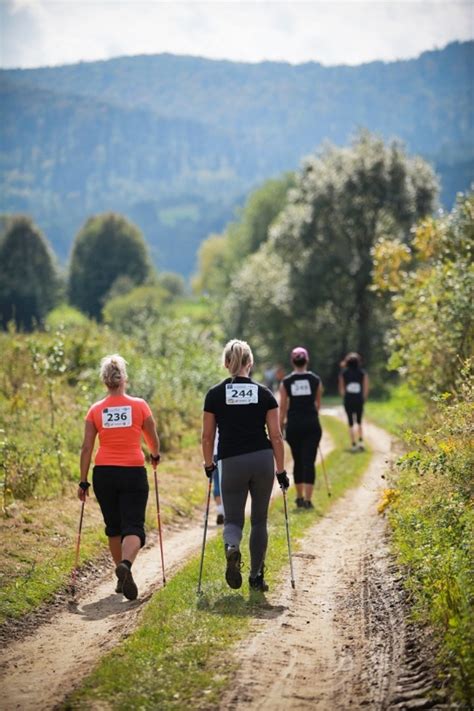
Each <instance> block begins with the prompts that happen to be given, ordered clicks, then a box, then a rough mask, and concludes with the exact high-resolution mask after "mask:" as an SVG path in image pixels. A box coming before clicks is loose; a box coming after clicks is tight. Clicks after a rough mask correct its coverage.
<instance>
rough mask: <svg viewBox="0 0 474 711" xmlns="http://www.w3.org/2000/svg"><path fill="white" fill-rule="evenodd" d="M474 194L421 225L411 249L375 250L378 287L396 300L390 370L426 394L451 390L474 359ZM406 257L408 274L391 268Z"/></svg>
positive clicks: (392, 245) (394, 245) (389, 246)
mask: <svg viewBox="0 0 474 711" xmlns="http://www.w3.org/2000/svg"><path fill="white" fill-rule="evenodd" d="M473 244H474V196H472V195H470V196H468V197H461V198H459V200H458V202H457V204H456V206H455V207H454V208H453V211H452V212H451V213H450V214H448V215H443V216H441V217H439V218H438V219H436V220H434V219H428V220H424V221H422V222H421V223H420V224H419V226H418V228H417V230H416V232H415V233H414V235H413V239H412V241H411V244H410V245H409V247H405V246H404V247H403V252H401V246H400V244H399V243H398V242H396V241H394V242H393V243H390V242H388V243H387V241H384V242H381V243H379V244H378V245H377V248H376V250H375V259H376V266H377V268H376V271H375V280H376V285H377V287H378V288H379V289H380V290H383V291H387V292H391V293H393V294H394V296H393V305H394V316H395V323H396V331H395V333H394V335H393V339H392V347H393V353H392V357H391V361H390V363H391V366H392V367H394V368H397V369H400V370H401V371H402V372H403V373H405V374H406V377H407V379H408V382H409V383H410V384H411V385H412V386H413V387H415V388H416V389H417V390H418V391H420V392H422V393H424V394H425V395H439V394H440V393H442V392H443V391H450V390H451V391H452V390H454V389H455V388H456V387H457V384H458V383H457V381H458V378H459V374H460V371H461V366H462V363H464V362H466V361H467V360H468V358H469V357H470V356H471V355H472V349H473V345H474V328H473V320H472V302H473V297H474V267H473V261H472V246H473ZM394 253H395V254H400V253H401V254H403V264H404V270H403V271H402V278H401V279H400V276H399V272H398V273H397V272H396V271H395V270H394V269H393V264H392V262H393V254H394Z"/></svg>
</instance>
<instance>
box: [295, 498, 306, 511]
mask: <svg viewBox="0 0 474 711" xmlns="http://www.w3.org/2000/svg"><path fill="white" fill-rule="evenodd" d="M295 504H296V506H297V508H299V509H304V499H303V498H301V499H300V498H298V499H295Z"/></svg>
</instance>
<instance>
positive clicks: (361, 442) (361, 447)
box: [358, 439, 365, 452]
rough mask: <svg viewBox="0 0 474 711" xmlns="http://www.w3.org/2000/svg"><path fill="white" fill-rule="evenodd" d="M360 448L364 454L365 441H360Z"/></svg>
mask: <svg viewBox="0 0 474 711" xmlns="http://www.w3.org/2000/svg"><path fill="white" fill-rule="evenodd" d="M358 447H359V449H360V451H361V452H363V451H364V449H365V447H364V443H363V441H362V440H361V439H360V440H359V445H358Z"/></svg>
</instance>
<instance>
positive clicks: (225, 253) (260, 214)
mask: <svg viewBox="0 0 474 711" xmlns="http://www.w3.org/2000/svg"><path fill="white" fill-rule="evenodd" d="M294 184H295V176H294V173H285V174H284V175H282V176H281V177H280V178H274V179H271V180H267V181H265V183H263V185H261V186H260V187H259V188H257V189H256V190H255V191H254V192H252V193H251V194H250V195H249V197H248V198H247V201H246V203H245V205H244V207H243V208H242V209H241V211H240V215H239V219H238V220H236V221H234V222H231V223H230V224H229V225H228V226H227V228H226V230H225V232H224V233H223V234H222V235H211V236H210V237H209V238H208V239H207V240H205V241H204V242H203V243H202V245H201V248H200V250H199V273H198V276H197V277H196V278H195V279H194V282H193V286H194V290H195V291H198V292H199V291H201V292H205V293H208V294H211V295H213V296H218V297H223V296H225V295H226V294H227V292H228V289H229V286H230V283H231V280H232V278H233V277H234V276H235V274H236V265H239V264H241V263H242V260H244V259H245V258H246V257H247V256H248V255H250V254H253V253H254V252H256V251H257V250H258V249H259V248H260V247H261V246H262V245H263V244H264V243H265V242H266V240H267V239H268V236H269V228H270V225H271V224H272V223H273V221H274V219H275V218H276V217H277V216H278V214H279V213H280V211H281V210H282V209H283V206H284V205H285V203H286V198H287V195H288V192H289V190H290V189H291V188H292V187H293V185H294Z"/></svg>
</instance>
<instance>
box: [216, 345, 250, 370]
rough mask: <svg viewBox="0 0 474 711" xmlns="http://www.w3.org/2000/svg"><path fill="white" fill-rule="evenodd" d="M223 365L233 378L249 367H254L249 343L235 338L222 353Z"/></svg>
mask: <svg viewBox="0 0 474 711" xmlns="http://www.w3.org/2000/svg"><path fill="white" fill-rule="evenodd" d="M222 365H223V366H224V367H226V368H228V370H229V373H230V374H231V376H232V377H233V378H235V376H236V375H238V373H239V372H240V371H241V370H242V368H245V366H247V365H251V366H252V365H253V354H252V351H251V349H250V346H249V344H248V343H247V341H239V340H238V339H237V338H233V339H232V340H231V341H228V342H227V343H226V344H225V346H224V350H223V351H222Z"/></svg>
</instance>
